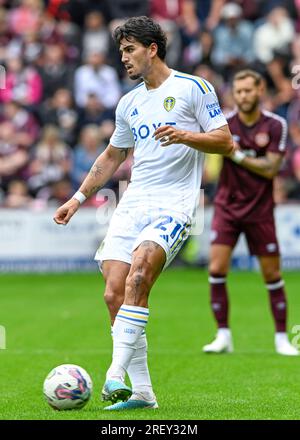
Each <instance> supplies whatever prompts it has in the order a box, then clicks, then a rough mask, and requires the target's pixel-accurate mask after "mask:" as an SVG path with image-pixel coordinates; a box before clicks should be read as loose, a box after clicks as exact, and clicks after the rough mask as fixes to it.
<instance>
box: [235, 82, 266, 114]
mask: <svg viewBox="0 0 300 440" xmlns="http://www.w3.org/2000/svg"><path fill="white" fill-rule="evenodd" d="M260 94H261V92H260V88H259V87H257V86H256V85H255V84H254V81H253V79H252V78H246V79H243V80H239V81H236V82H235V84H234V87H233V97H234V100H235V103H236V105H237V107H238V109H239V111H241V112H243V113H252V112H253V111H254V110H256V108H257V107H258V106H259V101H260Z"/></svg>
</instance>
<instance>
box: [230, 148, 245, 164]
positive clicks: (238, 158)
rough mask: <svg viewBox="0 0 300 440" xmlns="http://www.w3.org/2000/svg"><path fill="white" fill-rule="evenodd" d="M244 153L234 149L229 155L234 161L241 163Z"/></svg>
mask: <svg viewBox="0 0 300 440" xmlns="http://www.w3.org/2000/svg"><path fill="white" fill-rule="evenodd" d="M245 157H246V154H245V153H244V152H243V151H241V150H236V151H235V152H234V154H233V156H232V157H231V160H233V162H236V163H241V162H242V160H243V159H245Z"/></svg>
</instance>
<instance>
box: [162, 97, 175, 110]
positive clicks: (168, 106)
mask: <svg viewBox="0 0 300 440" xmlns="http://www.w3.org/2000/svg"><path fill="white" fill-rule="evenodd" d="M175 103H176V99H175V98H173V96H168V97H167V98H165V100H164V108H165V110H167V112H169V111H171V110H172V109H173V108H174V106H175Z"/></svg>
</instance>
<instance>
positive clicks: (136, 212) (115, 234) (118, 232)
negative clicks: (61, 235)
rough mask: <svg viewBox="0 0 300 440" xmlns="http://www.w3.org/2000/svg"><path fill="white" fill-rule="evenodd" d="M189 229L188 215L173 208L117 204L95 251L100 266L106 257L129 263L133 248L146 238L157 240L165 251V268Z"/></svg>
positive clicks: (189, 220) (185, 237)
mask: <svg viewBox="0 0 300 440" xmlns="http://www.w3.org/2000/svg"><path fill="white" fill-rule="evenodd" d="M190 230H191V219H190V217H189V216H187V215H185V214H182V213H178V212H176V211H170V210H164V209H155V210H153V211H151V213H150V214H149V211H147V212H146V211H143V209H141V208H138V209H137V208H135V209H128V208H127V207H125V206H122V207H121V206H119V207H118V208H117V209H116V210H115V212H114V214H113V216H112V218H111V221H110V225H109V228H108V231H107V234H106V237H105V238H104V240H103V241H102V243H101V245H100V247H99V249H98V250H97V252H96V255H95V260H97V261H99V267H100V270H101V267H102V262H103V261H105V260H117V261H124V262H125V263H128V264H131V261H132V253H133V251H134V250H135V249H136V248H137V247H138V246H139V245H140V244H141V243H142V242H143V241H146V240H150V241H154V242H155V243H157V244H159V245H160V246H161V247H162V248H163V249H164V251H165V253H166V262H165V265H164V269H165V268H166V267H167V266H168V265H169V264H170V263H171V261H172V260H173V258H174V257H175V256H176V254H177V253H178V251H179V249H180V248H181V246H182V244H183V243H184V241H185V240H186V239H187V237H188V235H189V232H190Z"/></svg>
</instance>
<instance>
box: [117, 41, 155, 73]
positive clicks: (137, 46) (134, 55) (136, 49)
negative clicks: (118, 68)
mask: <svg viewBox="0 0 300 440" xmlns="http://www.w3.org/2000/svg"><path fill="white" fill-rule="evenodd" d="M120 52H121V54H122V63H124V66H125V69H126V70H127V73H128V76H129V78H130V79H133V80H135V79H139V78H141V77H143V76H144V75H145V74H147V72H148V70H149V68H150V65H151V62H150V61H151V57H150V52H149V49H148V48H147V47H144V46H143V45H142V44H141V43H139V42H137V41H135V40H134V39H132V41H128V40H125V39H123V40H121V44H120Z"/></svg>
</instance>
